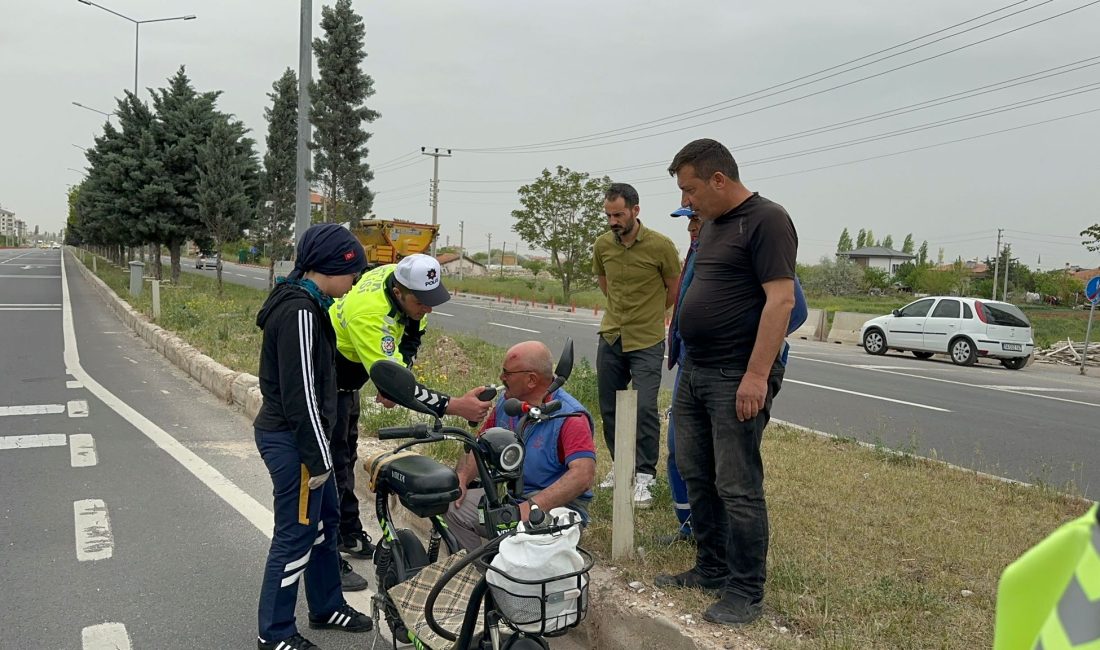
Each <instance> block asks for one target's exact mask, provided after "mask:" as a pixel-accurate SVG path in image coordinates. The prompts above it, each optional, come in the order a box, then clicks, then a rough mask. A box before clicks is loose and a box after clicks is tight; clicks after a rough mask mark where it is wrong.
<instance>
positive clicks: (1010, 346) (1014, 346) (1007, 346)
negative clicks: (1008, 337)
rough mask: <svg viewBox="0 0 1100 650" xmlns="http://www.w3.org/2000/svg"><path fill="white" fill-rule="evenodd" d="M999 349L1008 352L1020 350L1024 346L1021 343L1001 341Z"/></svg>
mask: <svg viewBox="0 0 1100 650" xmlns="http://www.w3.org/2000/svg"><path fill="white" fill-rule="evenodd" d="M1001 349H1002V350H1007V351H1008V352H1022V351H1023V349H1024V346H1023V344H1021V343H1002V344H1001Z"/></svg>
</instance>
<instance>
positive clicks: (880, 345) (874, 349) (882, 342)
mask: <svg viewBox="0 0 1100 650" xmlns="http://www.w3.org/2000/svg"><path fill="white" fill-rule="evenodd" d="M863 349H864V350H866V351H867V354H876V355H877V354H886V337H885V336H883V334H882V330H879V329H869V330H867V332H866V333H865V334H864V335H863Z"/></svg>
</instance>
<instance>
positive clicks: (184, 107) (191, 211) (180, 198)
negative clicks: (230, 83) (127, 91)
mask: <svg viewBox="0 0 1100 650" xmlns="http://www.w3.org/2000/svg"><path fill="white" fill-rule="evenodd" d="M220 94H221V93H220V92H204V93H199V92H196V90H195V89H194V87H193V86H192V85H191V79H189V78H188V77H187V74H186V71H185V70H184V68H183V66H180V69H179V70H178V71H177V72H176V74H175V76H173V77H172V78H171V79H169V80H168V88H161V89H158V90H156V91H154V92H153V106H154V107H155V108H156V114H157V121H156V129H155V132H156V144H157V146H158V147H159V148H160V151H161V152H163V155H164V171H165V175H166V177H167V178H168V179H169V182H170V184H171V192H170V195H169V197H168V199H169V200H168V203H167V205H166V209H165V211H164V214H163V217H164V218H163V219H162V220H161V221H160V223H158V224H156V228H157V231H158V232H159V233H161V234H160V235H159V238H158V240H157V241H161V242H163V243H164V244H166V245H167V246H168V253H169V255H170V256H171V257H172V282H179V276H180V250H181V249H182V247H183V244H184V242H186V241H187V240H188V239H199V240H202V239H206V238H207V237H208V235H207V233H206V232H205V229H204V226H203V223H202V220H201V219H200V217H199V210H198V205H197V203H196V200H195V197H196V196H197V194H198V191H197V190H198V184H199V147H201V146H202V145H204V144H205V143H206V141H207V140H208V139H209V138H210V134H211V133H212V132H213V130H214V124H215V123H216V122H217V120H218V114H217V112H216V110H215V103H216V102H217V99H218V96H219V95H220Z"/></svg>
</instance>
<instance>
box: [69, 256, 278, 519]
mask: <svg viewBox="0 0 1100 650" xmlns="http://www.w3.org/2000/svg"><path fill="white" fill-rule="evenodd" d="M61 276H62V282H61V296H62V300H61V302H62V304H63V305H64V308H63V312H62V319H61V320H62V325H63V329H64V334H65V336H64V341H65V368H66V371H67V372H68V373H69V374H70V375H72V376H73V377H76V378H77V379H79V380H80V381H82V382H83V383H84V386H85V388H87V389H88V391H89V392H91V393H92V394H93V395H95V396H96V397H97V398H98V399H99V400H100V401H101V402H103V403H104V404H105V405H106V406H107V407H108V408H110V409H111V410H112V411H114V412H115V413H118V414H119V415H120V416H121V417H122V418H123V419H125V420H126V421H127V422H129V423H130V424H131V425H133V426H134V428H136V429H137V430H138V431H141V432H142V433H143V434H145V436H146V437H148V438H149V439H150V440H152V441H153V443H154V444H156V445H157V446H158V447H160V448H161V449H163V450H164V451H165V452H166V453H167V454H168V455H169V456H171V457H172V458H173V459H175V460H176V461H177V462H178V463H179V464H180V465H182V466H183V467H184V468H185V469H186V470H187V471H189V472H191V474H193V475H194V476H195V478H197V479H199V481H201V482H202V483H203V484H204V485H206V486H207V487H208V488H210V490H211V491H212V492H214V493H215V494H217V495H218V496H219V497H221V499H222V500H223V501H225V502H226V503H228V504H229V505H230V506H231V507H232V508H233V509H234V510H236V511H237V512H239V513H240V514H241V516H243V517H244V518H245V519H247V520H248V521H249V523H251V524H252V525H253V526H255V527H256V529H257V530H259V531H260V532H261V533H262V534H264V535H266V536H267V537H268V538H270V537H271V531H272V529H273V528H274V527H275V518H274V515H272V513H271V511H270V510H268V509H267V508H266V507H264V505H263V504H261V503H260V502H259V501H257V500H256V499H255V498H253V497H252V495H250V494H248V493H247V492H245V491H244V490H242V489H241V488H240V487H238V486H237V485H236V484H235V483H233V482H232V481H230V480H229V479H228V478H226V477H225V476H224V475H223V474H222V473H221V472H219V471H218V470H216V469H214V467H213V466H211V465H210V464H209V463H207V462H206V461H205V460H203V459H202V458H200V457H199V456H198V455H197V454H196V453H195V452H193V451H191V450H190V449H188V448H187V447H184V446H183V445H182V444H181V443H180V442H179V441H178V440H176V439H175V438H173V437H172V436H171V435H169V434H168V433H167V432H166V431H165V430H164V429H161V428H160V427H158V426H157V425H156V424H154V423H153V422H152V421H150V420H149V418H147V417H145V416H144V415H142V414H141V413H138V412H137V411H136V410H135V409H134V408H133V407H132V406H130V405H129V404H127V403H126V402H124V401H122V400H121V399H119V398H118V397H116V396H115V395H114V393H112V392H111V391H109V390H107V389H106V388H104V387H103V385H102V384H100V383H99V382H98V381H96V380H95V379H94V378H93V377H92V376H91V375H89V374H88V373H87V372H86V371H85V370H84V368H83V367H82V366H81V365H80V351H79V349H78V348H77V345H76V330H75V328H74V326H73V309H72V300H71V298H70V296H69V283H68V275H67V271H66V270H65V267H64V266H62V267H61Z"/></svg>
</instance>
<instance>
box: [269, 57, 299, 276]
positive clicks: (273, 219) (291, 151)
mask: <svg viewBox="0 0 1100 650" xmlns="http://www.w3.org/2000/svg"><path fill="white" fill-rule="evenodd" d="M271 90H272V92H270V93H268V94H267V96H268V98H269V99H270V100H271V106H269V107H267V108H265V109H264V118H265V119H266V120H267V151H266V153H264V172H263V181H262V188H263V199H262V201H263V203H262V205H263V212H262V215H263V218H262V219H261V220H260V232H261V235H262V237H263V241H264V242H265V243H266V245H267V250H268V256H269V260H268V267H267V284H268V286H272V285H273V284H274V280H275V260H276V259H287V258H289V257H290V252H291V246H290V242H291V241H292V236H293V233H294V207H295V205H294V191H295V188H296V183H297V173H298V172H297V166H296V162H297V158H296V153H297V146H298V141H297V138H298V77H297V75H295V74H294V71H293V70H291V69H290V68H287V69H286V71H285V72H283V76H281V77H279V79H278V80H276V81H275V82H274V83H273V84H271Z"/></svg>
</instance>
